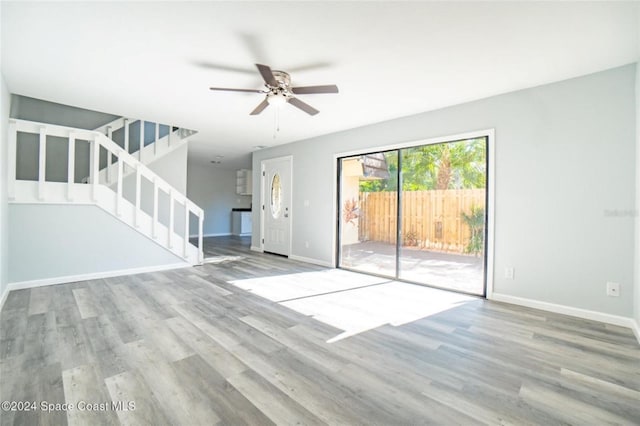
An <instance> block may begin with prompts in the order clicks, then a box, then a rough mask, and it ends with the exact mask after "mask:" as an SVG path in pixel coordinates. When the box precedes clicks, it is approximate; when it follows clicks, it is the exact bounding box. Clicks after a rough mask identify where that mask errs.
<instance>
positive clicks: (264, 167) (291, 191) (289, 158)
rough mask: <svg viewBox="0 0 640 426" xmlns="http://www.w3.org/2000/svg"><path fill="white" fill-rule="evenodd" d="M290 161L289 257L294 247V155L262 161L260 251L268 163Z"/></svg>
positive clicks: (261, 247) (262, 238) (262, 235)
mask: <svg viewBox="0 0 640 426" xmlns="http://www.w3.org/2000/svg"><path fill="white" fill-rule="evenodd" d="M282 160H289V183H290V189H289V191H290V194H289V196H290V197H291V200H290V201H291V202H290V203H289V204H290V206H289V257H291V256H292V254H293V253H292V252H291V248H292V247H293V155H284V156H282V157H273V158H267V159H264V160H262V161H260V251H264V212H265V211H266V207H265V200H266V194H265V171H266V165H267V163H269V162H271V161H274V162H275V161H282Z"/></svg>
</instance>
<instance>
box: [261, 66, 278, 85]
mask: <svg viewBox="0 0 640 426" xmlns="http://www.w3.org/2000/svg"><path fill="white" fill-rule="evenodd" d="M256 67H258V71H260V74H261V75H262V78H263V79H264V81H265V83H267V84H268V85H269V86H273V87H277V86H278V83H277V82H276V78H275V77H274V76H273V71H271V68H269V67H268V66H267V65H261V64H256Z"/></svg>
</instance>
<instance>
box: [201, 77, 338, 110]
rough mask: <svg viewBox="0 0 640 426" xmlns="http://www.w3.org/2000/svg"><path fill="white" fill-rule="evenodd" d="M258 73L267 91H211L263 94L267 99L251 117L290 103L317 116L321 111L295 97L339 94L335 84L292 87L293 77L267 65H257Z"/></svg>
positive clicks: (213, 88) (224, 89)
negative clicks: (267, 108) (267, 109)
mask: <svg viewBox="0 0 640 426" xmlns="http://www.w3.org/2000/svg"><path fill="white" fill-rule="evenodd" d="M256 67H258V71H259V72H260V75H262V78H263V79H264V83H265V84H264V86H265V89H262V90H255V89H229V88H224V87H210V89H211V90H221V91H226V92H250V93H262V94H264V95H266V97H265V99H264V100H263V101H262V102H261V103H260V104H259V105H258V106H257V107H256V108H255V109H254V110H253V111H251V114H250V115H258V114H260V113H261V112H262V111H263V110H264V109H265V108H266V107H268V106H269V105H282V104H285V103H289V104H291V105H293V106H294V107H296V108H299V109H301V110H302V111H304V112H306V113H307V114H309V115H316V114H317V113H319V112H320V111H318V110H317V109H315V108H314V107H312V106H311V105H309V104H307V103H305V102H302V101H301V100H300V99H298V98H296V97H295V96H293V95H310V94H315V93H338V86H336V85H335V84H330V85H324V86H305V87H291V77H290V76H289V74H288V73H286V72H284V71H277V70H271V68H270V67H268V66H267V65H261V64H256Z"/></svg>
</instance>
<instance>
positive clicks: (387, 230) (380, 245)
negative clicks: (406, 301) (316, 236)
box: [340, 151, 398, 277]
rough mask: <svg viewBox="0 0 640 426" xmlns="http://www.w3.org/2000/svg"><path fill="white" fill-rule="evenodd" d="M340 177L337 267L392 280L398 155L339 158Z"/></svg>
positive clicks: (383, 154) (394, 254) (395, 261)
mask: <svg viewBox="0 0 640 426" xmlns="http://www.w3.org/2000/svg"><path fill="white" fill-rule="evenodd" d="M340 176H341V179H340V206H341V214H340V266H342V267H344V268H349V269H353V270H356V271H360V272H368V273H372V274H376V275H383V276H388V277H395V276H396V272H397V256H396V255H397V249H396V238H397V235H398V228H397V225H398V151H388V152H375V153H369V154H365V155H358V156H355V157H348V158H342V159H341V160H340ZM369 196H373V197H374V198H375V202H373V201H368V198H369Z"/></svg>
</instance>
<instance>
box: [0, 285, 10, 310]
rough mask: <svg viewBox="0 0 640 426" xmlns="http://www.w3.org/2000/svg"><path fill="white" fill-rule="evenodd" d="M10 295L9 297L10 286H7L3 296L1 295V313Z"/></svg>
mask: <svg viewBox="0 0 640 426" xmlns="http://www.w3.org/2000/svg"><path fill="white" fill-rule="evenodd" d="M8 295H9V286H7V288H5V289H4V291H3V292H2V294H1V295H0V312H1V311H2V308H3V307H4V302H5V301H6V300H7V296H8Z"/></svg>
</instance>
